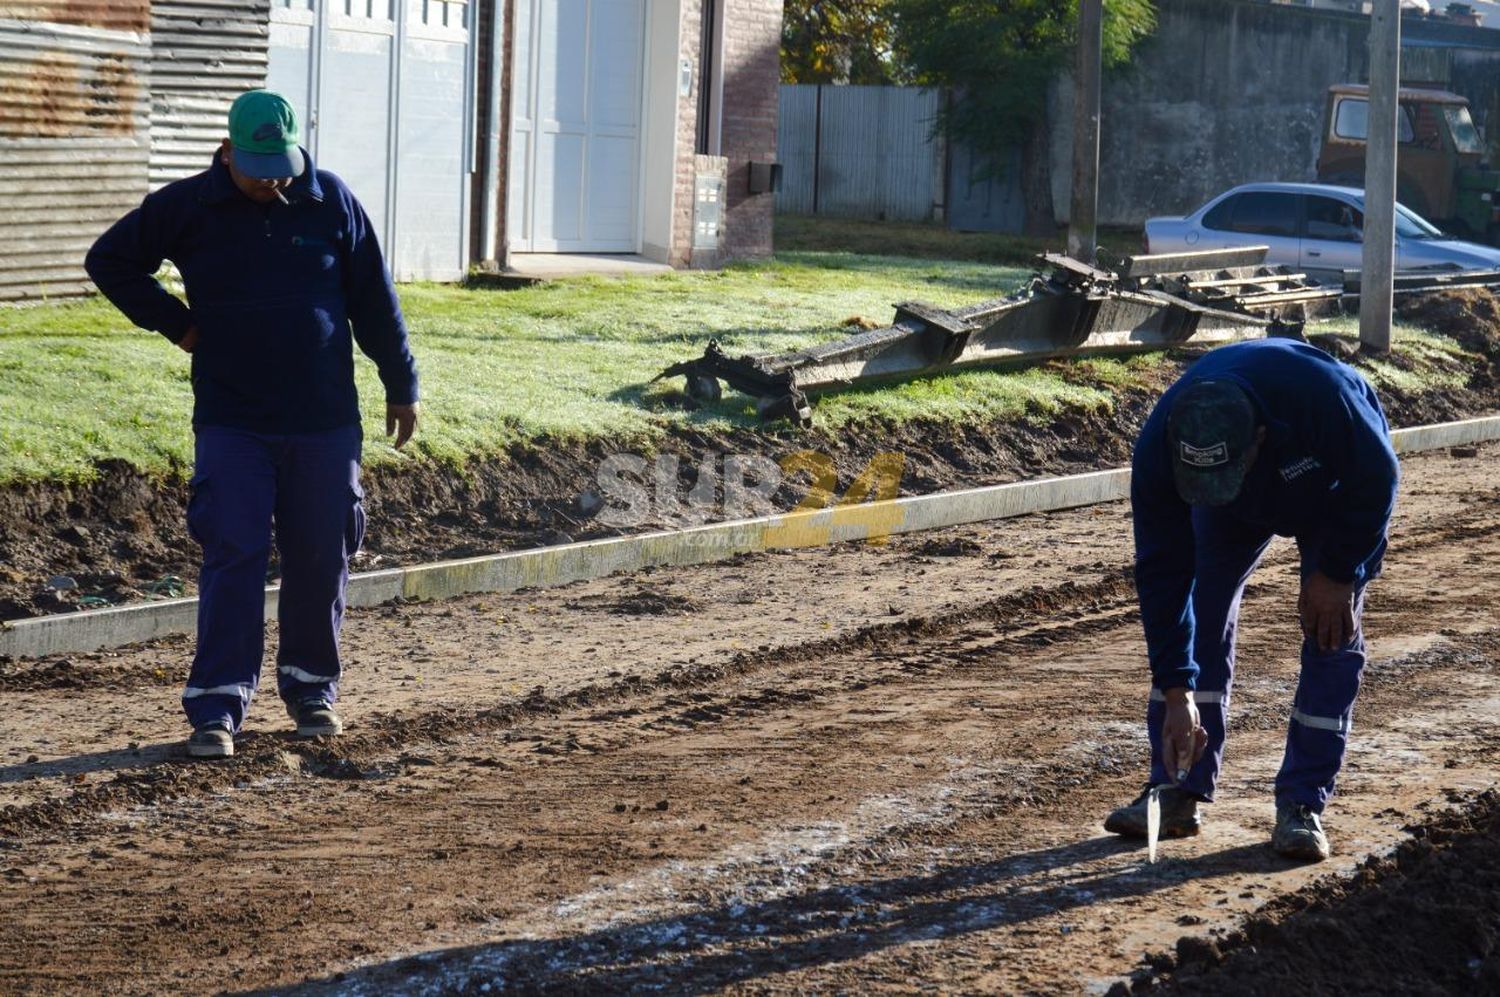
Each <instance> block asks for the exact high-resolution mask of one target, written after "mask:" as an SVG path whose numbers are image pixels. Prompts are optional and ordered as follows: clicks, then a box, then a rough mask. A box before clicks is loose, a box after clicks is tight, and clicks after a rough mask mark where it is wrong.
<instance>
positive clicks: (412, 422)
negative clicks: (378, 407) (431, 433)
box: [385, 402, 422, 450]
mask: <svg viewBox="0 0 1500 997" xmlns="http://www.w3.org/2000/svg"><path fill="white" fill-rule="evenodd" d="M421 410H422V406H421V404H420V403H418V402H412V403H411V404H410V405H393V404H391V403H390V402H387V403H386V406H385V435H387V436H390V435H391V434H392V433H395V434H396V442H395V443H394V444H392V445H393V446H394V447H395V448H396V449H397V450H400V449H401V448H402V447H403V446H405V445H406V441H407V440H409V439H411V435H412V434H413V433H415V432H416V431H417V416H418V415H419V414H420V412H421Z"/></svg>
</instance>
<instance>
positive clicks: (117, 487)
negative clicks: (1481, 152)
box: [0, 291, 1500, 619]
mask: <svg viewBox="0 0 1500 997" xmlns="http://www.w3.org/2000/svg"><path fill="white" fill-rule="evenodd" d="M1401 318H1402V319H1403V320H1404V321H1408V322H1413V323H1416V324H1421V325H1427V326H1430V327H1432V328H1434V329H1436V330H1437V331H1439V332H1442V333H1444V334H1445V335H1448V336H1450V337H1451V338H1454V339H1457V340H1458V341H1459V342H1461V343H1463V344H1464V346H1465V347H1466V348H1467V349H1468V350H1470V351H1471V352H1472V354H1473V356H1472V366H1471V368H1470V369H1469V370H1467V371H1466V372H1465V380H1466V383H1465V385H1464V386H1463V387H1461V388H1452V387H1449V388H1442V389H1436V388H1431V387H1425V388H1424V387H1412V388H1409V389H1408V388H1403V387H1400V386H1391V387H1388V388H1387V389H1384V390H1383V391H1382V400H1383V402H1384V404H1385V407H1386V412H1387V415H1388V416H1389V418H1390V420H1391V423H1392V424H1393V425H1395V426H1412V425H1420V424H1423V423H1430V422H1440V421H1444V420H1449V419H1460V418H1465V417H1469V416H1476V415H1488V414H1490V413H1492V412H1494V411H1496V409H1500V375H1497V364H1500V309H1497V303H1496V298H1495V297H1494V295H1493V294H1491V293H1490V292H1489V291H1459V292H1453V293H1451V294H1447V295H1443V296H1427V297H1424V298H1421V299H1418V300H1414V301H1413V302H1410V303H1408V304H1406V305H1403V306H1402V310H1401ZM1315 329H1316V327H1310V331H1311V332H1312V335H1311V337H1310V338H1311V340H1312V341H1313V342H1314V343H1316V344H1317V345H1320V346H1322V347H1324V348H1325V349H1328V350H1329V351H1330V352H1333V353H1335V355H1338V356H1340V357H1341V358H1344V359H1347V360H1350V361H1351V362H1352V363H1354V364H1355V365H1356V366H1359V365H1361V364H1363V363H1366V362H1367V361H1366V360H1365V359H1364V358H1362V357H1359V356H1356V355H1353V353H1354V351H1353V350H1352V348H1351V346H1350V345H1349V344H1350V342H1351V341H1350V340H1349V339H1347V338H1338V337H1329V336H1323V335H1319V334H1317V333H1316V332H1315V331H1314V330H1315ZM1195 355H1196V354H1195V353H1193V352H1192V351H1180V352H1178V353H1174V354H1172V355H1171V359H1172V360H1173V361H1174V362H1173V363H1171V364H1168V365H1165V366H1163V367H1162V368H1160V370H1159V372H1158V377H1159V378H1160V383H1155V384H1152V383H1141V384H1137V385H1135V386H1132V387H1130V388H1128V389H1115V396H1116V397H1115V399H1114V406H1113V410H1112V411H1104V410H1099V409H1083V408H1075V409H1070V410H1068V411H1065V412H1063V413H1060V414H1056V413H1049V414H1045V415H1042V414H1036V417H1035V418H1030V419H1023V420H1017V421H1010V422H1003V423H988V424H977V425H970V424H964V425H959V424H953V423H947V422H932V421H924V420H920V419H919V420H914V421H911V422H906V423H902V424H900V425H867V426H862V427H860V429H859V430H858V431H857V432H855V431H850V432H842V433H830V432H827V431H820V430H816V429H815V430H812V431H800V430H794V429H791V428H788V427H786V426H785V425H784V424H768V425H767V426H765V427H762V428H759V429H754V430H750V429H745V430H736V431H733V432H709V431H696V430H680V431H677V432H675V433H673V434H672V435H670V436H668V437H666V438H664V439H660V440H656V441H654V442H652V443H650V444H649V445H647V444H643V443H642V442H641V441H630V440H595V441H592V442H588V443H582V442H578V441H557V440H538V441H533V442H531V443H529V444H527V445H525V446H519V445H518V446H516V447H513V448H511V449H510V450H509V451H507V452H505V453H503V454H499V455H496V456H494V457H491V458H485V459H481V458H476V459H473V460H471V461H470V462H469V463H468V464H466V465H465V466H464V467H463V469H462V470H455V469H454V468H451V467H446V466H439V465H435V464H432V463H429V462H413V463H412V464H409V465H406V466H403V467H389V468H387V467H380V468H376V469H374V470H372V471H371V472H369V473H368V474H367V475H366V480H365V490H366V493H367V498H366V507H367V511H368V512H369V533H368V536H367V538H366V542H365V549H364V550H363V551H362V552H361V553H360V555H359V557H358V559H357V561H356V565H355V567H356V570H373V569H377V568H389V567H396V566H399V565H405V564H413V563H420V562H423V561H432V560H440V559H443V558H455V557H468V556H472V555H476V554H488V553H495V552H498V551H502V550H509V549H516V548H523V547H534V546H539V545H544V544H555V543H565V542H568V541H570V540H583V539H590V538H594V537H600V536H608V535H611V534H616V533H619V532H621V530H620V529H619V528H616V527H612V526H609V525H606V524H605V523H603V522H602V521H601V520H600V519H599V518H598V515H597V485H596V482H597V476H598V473H599V470H600V466H601V464H602V463H603V462H604V461H605V460H606V459H607V458H608V457H610V456H611V455H613V454H618V453H623V452H631V453H643V454H646V455H647V456H653V457H654V456H655V454H656V453H670V454H675V455H677V456H678V457H679V458H680V475H679V477H680V482H679V483H680V485H681V493H682V494H683V495H686V494H688V493H689V492H690V491H691V490H692V489H694V487H695V486H697V484H698V480H697V469H698V468H699V467H701V466H704V465H705V464H708V465H710V466H712V465H713V462H714V461H715V460H717V459H719V458H721V457H722V456H723V455H725V454H736V455H742V456H751V455H754V456H763V457H769V458H771V459H772V460H776V461H778V462H779V461H783V460H785V459H786V458H788V457H789V456H790V455H792V454H795V453H798V452H801V451H815V452H817V453H818V454H821V455H826V457H827V458H828V459H829V460H830V461H831V463H832V466H833V470H834V471H835V472H836V474H837V477H838V488H837V490H838V493H839V494H843V492H844V490H845V489H847V488H848V487H849V485H850V483H851V482H852V481H854V480H855V479H856V478H857V477H858V476H859V475H860V474H861V473H862V472H863V471H864V470H865V469H866V468H867V467H868V466H869V464H870V462H871V460H872V459H873V458H875V457H876V455H878V454H883V453H896V454H899V455H901V460H902V466H901V476H900V488H901V491H902V492H903V493H905V494H921V493H925V492H931V491H936V490H939V489H944V488H954V487H974V486H979V485H988V484H998V483H1002V482H1006V481H1015V480H1019V479H1022V478H1028V477H1038V476H1044V475H1053V474H1070V473H1077V472H1080V471H1092V470H1098V469H1100V468H1104V467H1115V466H1119V465H1121V464H1123V463H1125V462H1127V461H1128V459H1129V454H1130V447H1131V444H1132V443H1133V441H1134V439H1135V435H1136V433H1137V432H1138V431H1139V429H1140V425H1141V422H1142V421H1143V420H1144V419H1145V417H1146V415H1147V414H1148V413H1149V412H1150V409H1151V405H1152V404H1153V403H1154V402H1155V400H1156V398H1157V396H1158V395H1159V394H1160V392H1161V390H1162V389H1163V388H1164V387H1165V386H1166V385H1167V384H1168V383H1170V381H1171V380H1172V379H1174V378H1175V377H1176V375H1177V374H1178V373H1179V372H1180V371H1181V370H1182V369H1184V368H1185V367H1186V366H1187V364H1189V363H1190V362H1191V361H1192V359H1193V358H1194V356H1195ZM1389 361H1390V362H1391V363H1393V364H1395V365H1397V366H1398V367H1400V366H1402V365H1405V366H1407V367H1410V366H1411V362H1410V361H1409V360H1408V359H1407V358H1404V357H1403V356H1402V355H1401V353H1400V352H1399V351H1397V352H1395V353H1393V354H1391V355H1390V357H1389ZM1051 366H1052V367H1053V368H1054V369H1055V370H1057V371H1058V372H1059V373H1061V374H1062V375H1063V376H1065V377H1068V378H1073V379H1077V380H1078V381H1079V382H1080V383H1084V382H1086V381H1087V379H1088V376H1089V375H1088V374H1087V373H1086V369H1085V368H1082V367H1079V366H1076V365H1072V364H1068V363H1054V364H1052V365H1051ZM1411 373H1412V374H1414V375H1415V376H1414V377H1413V379H1412V380H1413V382H1414V383H1416V384H1419V385H1420V384H1421V383H1422V382H1423V377H1422V375H1423V374H1424V373H1428V372H1424V371H1422V370H1417V369H1413V370H1412V371H1411ZM1444 373H1451V372H1444ZM1087 383H1089V384H1090V386H1092V387H1095V388H1106V387H1108V386H1107V385H1103V384H1099V383H1095V382H1087ZM812 480H813V478H812V474H811V473H810V472H799V473H797V474H789V475H788V476H787V478H786V480H785V482H784V484H783V485H782V487H781V488H780V489H779V491H778V492H777V494H776V495H775V497H774V507H775V508H777V509H780V510H786V509H790V508H793V507H794V506H796V505H797V504H798V503H799V502H801V501H802V500H803V498H804V497H805V496H806V494H807V491H808V489H809V487H810V485H811V484H812ZM186 502H187V486H186V484H185V480H184V479H181V478H175V479H170V480H162V479H156V478H150V477H147V476H144V475H142V474H141V473H140V472H138V471H136V470H134V469H133V468H131V467H129V466H126V465H124V464H121V463H115V464H109V465H105V466H102V467H100V468H98V474H97V476H96V478H95V479H94V480H93V481H91V482H90V483H88V484H85V485H72V486H63V485H59V484H57V483H46V482H41V483H36V482H34V483H27V484H21V485H12V486H8V487H0V619H18V618H21V617H26V616H36V615H41V614H46V613H54V612H67V611H72V610H76V609H80V608H93V607H98V606H102V605H109V604H120V603H126V602H133V601H138V600H140V599H143V598H150V597H164V596H175V595H184V594H191V593H192V592H193V591H194V590H195V587H196V578H197V566H198V559H197V558H198V549H197V546H196V544H194V543H193V541H192V540H191V539H190V538H189V537H188V535H187V530H186V526H185V523H184V510H185V508H186ZM656 512H657V515H655V516H654V517H652V518H649V519H647V520H645V521H642V522H639V523H636V524H635V525H634V526H633V527H632V528H633V529H653V528H663V527H672V526H678V525H683V519H682V517H681V516H679V515H675V514H674V513H673V511H672V510H670V509H658V510H656ZM276 578H277V568H276V565H275V564H272V566H271V571H270V574H269V576H268V579H267V580H268V581H274V580H276Z"/></svg>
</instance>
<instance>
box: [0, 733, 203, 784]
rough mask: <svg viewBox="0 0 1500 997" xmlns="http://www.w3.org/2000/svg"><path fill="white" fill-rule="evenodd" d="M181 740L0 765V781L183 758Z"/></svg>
mask: <svg viewBox="0 0 1500 997" xmlns="http://www.w3.org/2000/svg"><path fill="white" fill-rule="evenodd" d="M186 757H187V755H186V752H185V751H184V750H183V747H182V742H180V741H177V742H167V743H162V744H142V745H141V746H140V747H138V748H116V749H113V750H110V751H87V752H83V753H81V754H77V755H68V756H67V757H65V758H50V759H48V760H46V761H35V762H19V763H17V764H15V765H0V785H5V784H6V783H12V782H25V781H26V780H28V779H50V778H59V777H60V778H63V779H67V778H70V777H76V776H85V775H93V774H95V773H99V772H123V771H128V770H130V769H145V768H150V767H151V766H153V765H160V764H161V763H162V762H167V761H174V760H178V759H182V758H186Z"/></svg>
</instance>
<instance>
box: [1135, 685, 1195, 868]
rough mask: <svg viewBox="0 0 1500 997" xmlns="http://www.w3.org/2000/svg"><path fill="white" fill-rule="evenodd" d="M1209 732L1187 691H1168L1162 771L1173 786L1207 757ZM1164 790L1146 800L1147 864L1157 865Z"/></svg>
mask: <svg viewBox="0 0 1500 997" xmlns="http://www.w3.org/2000/svg"><path fill="white" fill-rule="evenodd" d="M1207 747H1208V731H1206V730H1204V729H1203V725H1202V724H1201V723H1200V722H1199V719H1198V704H1196V703H1194V702H1193V695H1192V693H1191V692H1190V691H1189V690H1187V689H1170V690H1168V691H1167V715H1166V717H1165V719H1164V720H1163V721H1162V728H1161V753H1162V767H1163V768H1165V769H1166V770H1167V772H1168V773H1170V774H1171V777H1172V785H1174V786H1181V785H1182V784H1183V782H1184V781H1186V779H1187V776H1188V770H1189V769H1191V768H1192V767H1193V763H1195V762H1196V761H1198V759H1200V758H1202V757H1203V751H1204V749H1205V748H1207ZM1161 789H1162V788H1161V786H1159V785H1157V786H1152V787H1151V792H1150V794H1149V795H1148V796H1147V797H1146V861H1147V862H1155V861H1156V842H1157V841H1158V840H1159V839H1160V837H1161Z"/></svg>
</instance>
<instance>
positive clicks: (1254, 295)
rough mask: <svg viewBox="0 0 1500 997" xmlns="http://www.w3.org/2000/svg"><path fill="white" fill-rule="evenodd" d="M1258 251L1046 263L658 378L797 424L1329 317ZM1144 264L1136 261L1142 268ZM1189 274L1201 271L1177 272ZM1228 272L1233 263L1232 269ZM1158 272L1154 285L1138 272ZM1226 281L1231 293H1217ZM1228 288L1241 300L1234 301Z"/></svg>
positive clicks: (1302, 281) (1322, 303) (1301, 281)
mask: <svg viewBox="0 0 1500 997" xmlns="http://www.w3.org/2000/svg"><path fill="white" fill-rule="evenodd" d="M1264 256H1265V249H1264V248H1263V247H1257V248H1253V249H1251V250H1236V251H1232V252H1214V253H1207V254H1205V253H1188V254H1173V255H1172V256H1170V257H1168V256H1157V257H1135V258H1132V259H1130V260H1127V261H1125V265H1124V266H1122V268H1121V269H1122V270H1124V271H1126V272H1131V271H1133V272H1135V274H1136V276H1134V277H1130V278H1122V277H1120V276H1119V275H1118V274H1117V273H1115V272H1114V271H1110V270H1105V269H1103V268H1102V267H1099V266H1094V265H1090V264H1087V263H1083V262H1081V261H1079V260H1075V259H1072V258H1071V257H1067V256H1060V255H1055V254H1045V255H1043V256H1042V257H1040V258H1039V262H1041V263H1042V264H1043V266H1044V267H1045V268H1046V270H1047V271H1048V272H1047V273H1045V274H1043V273H1041V272H1039V273H1037V274H1036V275H1035V276H1033V277H1032V279H1031V281H1030V282H1029V283H1028V284H1027V286H1026V287H1025V288H1023V289H1022V290H1021V291H1020V292H1019V293H1017V294H1013V295H1011V296H1009V297H1005V298H997V299H994V300H991V301H986V302H983V303H981V304H977V305H973V306H970V307H968V308H962V309H957V310H954V311H949V310H946V309H942V308H936V307H934V306H931V305H924V304H920V303H917V302H907V303H904V304H900V305H897V306H896V317H895V320H894V321H893V322H892V324H891V325H889V326H886V327H885V328H882V329H873V330H870V331H868V332H860V333H857V334H855V335H852V336H848V337H845V338H843V339H839V340H835V341H833V342H828V343H820V344H818V345H816V346H812V347H808V348H806V349H801V350H793V351H790V352H787V353H781V354H770V355H764V356H742V357H732V356H730V355H729V354H727V353H726V352H725V351H724V350H723V348H722V347H720V346H719V344H718V343H717V342H713V343H710V344H709V346H708V349H707V351H706V352H705V353H704V355H703V356H702V357H700V358H698V359H695V360H689V361H686V362H684V363H679V364H674V365H672V366H671V367H668V368H667V369H666V370H664V371H662V373H661V374H659V375H657V378H658V379H660V378H663V377H671V376H676V375H682V376H684V377H685V378H686V380H687V392H688V394H689V396H690V397H693V398H695V399H698V400H700V401H707V400H713V399H717V398H718V397H719V396H720V385H719V382H720V381H724V382H727V383H728V384H729V385H730V386H731V387H733V388H735V389H737V390H739V391H742V392H744V393H746V394H749V395H753V396H755V397H756V398H758V399H759V403H758V404H759V407H760V411H761V414H762V415H763V416H765V417H767V418H779V417H785V418H790V419H792V420H794V421H797V422H801V423H804V424H805V423H807V422H809V421H810V419H811V416H812V408H811V403H810V402H809V400H808V399H809V397H810V396H812V395H816V394H818V393H820V392H824V391H830V390H835V389H839V388H845V387H849V386H851V385H856V384H858V385H869V384H880V383H886V382H891V381H900V380H908V379H910V378H913V377H920V376H924V375H929V374H935V373H939V372H942V371H948V370H962V369H965V368H971V367H987V366H995V365H998V364H1013V363H1025V362H1031V361H1036V360H1045V359H1049V358H1053V357H1061V356H1081V355H1094V354H1115V353H1136V352H1143V351H1147V350H1157V349H1164V348H1168V347H1172V346H1176V345H1179V344H1181V343H1184V342H1186V341H1187V340H1188V339H1190V338H1191V339H1192V340H1193V341H1194V342H1195V343H1224V342H1230V341H1232V340H1235V339H1245V338H1250V337H1256V336H1264V335H1266V334H1267V333H1268V332H1270V331H1273V330H1278V331H1279V327H1281V326H1283V325H1285V324H1288V323H1291V324H1294V325H1298V326H1300V324H1301V322H1302V321H1303V320H1304V319H1305V317H1306V315H1307V313H1308V312H1309V311H1310V310H1311V311H1317V310H1320V309H1330V310H1331V309H1334V308H1337V307H1338V302H1339V298H1340V292H1339V290H1337V289H1335V288H1324V287H1321V286H1320V285H1317V284H1315V283H1313V282H1311V281H1309V280H1307V279H1306V278H1305V277H1304V276H1302V275H1301V274H1293V273H1291V272H1290V271H1289V270H1287V269H1286V268H1280V269H1279V270H1278V269H1273V268H1268V267H1264V266H1259V264H1260V263H1261V261H1262V260H1263V259H1264ZM1143 259H1144V260H1145V261H1146V262H1145V263H1139V261H1140V260H1143ZM1184 264H1198V265H1199V266H1200V267H1201V268H1198V269H1192V268H1185V267H1184ZM1230 264H1235V265H1234V266H1231V265H1230ZM1153 270H1155V271H1157V272H1159V274H1160V276H1157V275H1154V274H1148V273H1147V272H1148V271H1153ZM1226 282H1227V284H1228V285H1229V286H1226ZM1232 286H1239V287H1243V288H1244V289H1245V290H1246V291H1248V292H1249V293H1242V294H1235V293H1233V292H1232V290H1231V287H1232Z"/></svg>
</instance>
